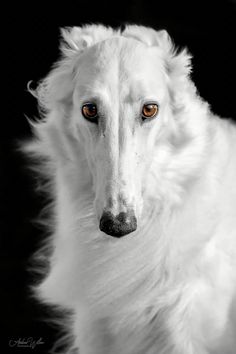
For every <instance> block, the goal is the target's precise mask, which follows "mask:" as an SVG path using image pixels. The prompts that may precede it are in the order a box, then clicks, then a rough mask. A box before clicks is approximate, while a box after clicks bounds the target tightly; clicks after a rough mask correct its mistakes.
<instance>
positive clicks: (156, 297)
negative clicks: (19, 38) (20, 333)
mask: <svg viewBox="0 0 236 354" xmlns="http://www.w3.org/2000/svg"><path fill="white" fill-rule="evenodd" d="M157 33H158V35H157ZM62 36H63V40H62V42H61V51H62V57H61V59H60V60H59V61H58V63H57V64H56V65H55V66H54V67H53V69H52V71H51V72H50V73H49V75H48V76H47V77H46V79H44V80H42V81H41V83H40V84H39V86H38V88H37V89H36V90H35V91H33V92H32V89H30V87H29V91H30V92H31V93H32V94H33V95H34V96H35V97H37V99H38V102H39V105H40V109H41V116H42V118H41V119H40V120H38V121H36V122H31V126H32V129H33V133H34V139H33V140H32V141H31V142H29V143H27V144H25V145H24V151H25V152H26V153H27V154H28V155H29V156H30V157H31V158H32V160H34V161H35V166H36V173H37V174H39V175H40V176H41V178H42V180H44V181H45V183H44V184H43V186H44V187H43V188H44V190H45V192H46V193H49V195H51V197H50V199H52V203H51V205H50V210H51V216H52V219H53V222H52V227H51V228H50V237H49V238H47V240H46V242H45V244H43V245H42V249H41V250H40V251H39V252H37V254H36V255H35V257H34V259H35V261H34V268H35V269H36V270H37V271H40V272H41V274H44V280H43V281H40V283H39V284H38V283H36V285H35V286H33V292H34V293H35V294H36V296H37V298H39V299H40V300H41V301H42V302H43V303H45V304H51V306H52V307H53V308H58V309H59V312H60V313H62V317H63V316H64V315H65V319H67V320H65V321H64V320H62V319H61V317H60V316H59V319H58V320H57V321H56V322H57V323H58V324H59V325H61V326H62V327H64V328H65V329H66V330H67V329H68V336H67V335H66V336H62V338H61V339H60V341H59V344H58V345H56V347H55V348H54V352H55V353H57V350H58V348H57V347H60V345H61V342H62V346H63V347H64V344H66V343H67V342H70V343H71V346H70V348H68V349H67V350H65V349H63V350H64V352H66V353H73V354H74V353H77V352H78V351H77V350H78V347H80V346H81V354H84V353H86V354H87V353H89V354H91V352H90V351H89V350H88V351H86V347H85V346H84V347H83V342H85V343H86V342H88V341H89V336H91V341H93V340H95V339H94V338H93V336H95V333H93V329H94V328H98V327H99V326H100V325H101V326H103V325H104V328H105V329H104V331H105V332H103V329H102V328H103V327H101V336H103V335H106V336H107V338H108V339H107V347H105V349H104V350H106V351H104V352H102V349H101V348H98V349H97V350H98V352H97V353H95V352H94V353H93V354H101V353H102V354H106V353H110V354H118V353H119V354H122V353H123V354H157V352H158V354H207V353H216V351H215V352H211V351H210V349H209V348H208V347H207V344H206V338H205V337H204V334H203V333H201V331H198V325H197V323H196V321H194V320H193V319H192V317H191V315H190V313H191V314H193V316H196V318H197V319H198V320H199V321H201V316H200V318H199V316H198V315H197V312H198V307H197V305H196V304H195V301H196V300H195V299H196V298H197V299H198V292H199V293H201V292H202V293H204V291H206V292H207V291H208V290H207V289H208V288H206V290H205V283H204V281H205V278H204V277H207V276H208V275H209V282H212V283H214V281H215V284H216V285H215V288H216V291H217V289H218V288H219V286H220V285H219V284H220V282H221V281H223V280H220V279H221V275H220V274H218V272H219V271H218V270H217V269H218V268H217V265H216V264H215V265H214V264H213V263H211V254H212V252H213V251H212V249H213V248H214V246H213V245H211V244H210V242H209V241H210V236H211V234H214V227H215V225H216V219H217V215H220V214H219V213H218V214H217V212H216V214H214V210H213V209H214V208H215V206H216V205H215V204H216V203H217V201H218V202H219V203H220V201H219V200H218V199H217V196H216V193H217V189H218V188H219V185H220V180H221V178H222V168H227V164H226V163H225V165H224V167H222V166H223V161H224V153H225V154H227V153H228V152H229V150H230V148H229V147H228V146H227V139H226V136H227V134H228V137H229V139H232V141H233V137H236V133H235V127H234V126H233V124H231V123H230V122H222V121H221V120H220V119H219V118H217V117H214V116H213V115H212V113H211V112H210V108H209V106H208V104H207V103H205V102H203V100H202V99H201V98H200V97H199V96H198V94H197V91H196V88H195V86H194V85H193V84H192V82H191V80H190V72H191V63H190V61H191V55H189V54H188V52H187V51H186V50H183V51H177V50H176V49H175V47H174V45H173V43H172V41H171V40H170V38H169V36H168V35H167V33H166V32H165V31H160V32H156V31H154V30H151V29H147V28H144V27H139V26H127V27H126V29H125V30H124V31H121V30H113V29H111V28H106V27H104V26H102V25H89V26H84V27H81V28H79V27H74V28H67V29H64V30H63V31H62ZM119 36H120V37H122V36H123V37H125V38H130V39H133V40H137V41H139V42H141V43H145V44H146V45H148V46H157V47H160V53H161V54H160V55H161V56H162V57H163V62H164V64H163V66H164V69H165V74H166V76H167V82H168V85H169V87H168V94H169V99H170V102H171V104H170V107H169V111H170V112H171V113H170V114H172V115H173V120H172V123H171V122H170V125H169V126H168V129H167V130H168V131H166V132H164V133H162V134H160V137H159V140H160V141H159V146H160V150H159V152H158V153H157V154H156V155H155V156H153V164H152V166H153V167H152V168H151V169H150V174H149V177H148V180H147V183H149V184H150V185H159V186H160V188H159V190H158V193H156V195H155V196H153V193H154V191H150V194H149V195H148V197H147V198H148V200H150V203H151V205H152V206H153V205H154V206H153V208H152V209H151V210H150V212H149V213H147V215H146V216H145V223H144V225H143V226H142V227H141V228H140V229H139V230H138V231H137V233H136V235H135V238H132V234H131V235H128V236H126V237H125V238H124V239H122V240H114V239H111V238H109V237H105V236H104V235H102V234H101V232H100V231H99V229H98V225H97V221H96V218H95V215H94V206H93V200H94V193H93V191H92V188H90V189H82V192H81V190H80V191H79V192H78V191H77V190H74V189H73V188H74V186H75V185H76V179H78V184H80V183H81V185H82V184H84V185H86V178H87V175H86V171H85V167H84V166H85V165H86V157H85V156H84V155H83V147H82V143H81V141H79V139H78V136H77V135H75V131H76V127H75V126H74V125H73V124H74V123H73V122H72V120H71V119H70V118H71V117H70V116H71V112H72V105H73V104H72V94H73V90H74V85H75V81H76V75H75V68H76V67H78V65H79V64H78V61H79V58H80V54H81V53H83V52H84V51H86V50H87V48H90V47H91V46H95V45H96V44H97V43H101V42H104V43H105V42H106V41H107V40H110V39H111V38H113V37H119ZM183 92H184V93H185V94H184V95H183ZM189 112H190V113H189ZM198 116H200V117H201V119H199V120H198V119H197V117H198ZM230 131H231V132H230ZM167 141H168V143H167ZM170 141H171V143H170ZM219 146H221V147H222V151H223V152H221V151H219V149H218V151H217V147H219ZM232 146H233V143H232ZM234 146H235V145H234ZM166 161H168V165H167V163H166ZM220 164H221V165H222V166H221V165H220ZM208 165H209V166H210V167H209V166H208ZM58 166H59V168H60V172H59V169H58ZM219 166H220V167H219ZM232 166H233V163H232ZM232 169H233V167H232ZM234 169H235V166H234ZM61 171H62V172H61ZM204 171H208V172H209V173H208V178H209V183H207V184H206V185H205V189H204V190H202V192H201V193H200V191H199V190H196V191H194V190H193V186H195V185H198V183H199V189H200V190H201V188H202V186H203V185H204V183H203V182H202V181H201V174H203V173H205V172H204ZM219 171H220V173H219ZM232 173H233V172H232ZM59 174H61V175H59ZM65 180H67V183H68V186H71V193H70V191H69V192H68V190H67V189H65V188H64V187H65V186H64V184H63V183H64V182H63V181H65ZM199 180H200V181H201V182H198V181H199ZM209 186H210V187H209ZM208 187H209V188H208ZM207 188H208V189H207ZM204 193H206V195H207V198H206V199H204ZM233 193H235V191H232V195H233ZM198 196H199V198H200V199H201V203H202V204H201V208H202V210H201V208H199V206H200V203H199V204H196V206H195V205H191V201H193V202H195V201H196V200H197V197H198ZM232 207H233V197H232ZM234 207H235V205H234ZM194 208H196V210H195V209H194ZM210 208H212V214H211V212H210V210H209V209H210ZM208 211H209V220H210V222H207V221H205V219H204V213H207V212H208ZM195 217H196V220H198V222H199V223H201V222H202V225H198V224H197V222H194V221H193V225H194V226H193V227H196V228H197V232H198V234H199V239H198V240H192V239H191V237H193V234H194V231H193V230H192V229H191V220H192V219H193V220H194V218H195ZM230 222H232V221H231V219H230ZM48 223H49V222H48V221H47V219H46V222H45V221H44V224H45V225H46V228H47V231H48ZM233 228H234V230H233ZM186 230H188V232H189V239H188V238H187V237H186ZM231 232H232V235H231V238H230V237H228V238H227V237H226V241H227V240H229V239H230V240H232V239H233V234H234V235H235V232H236V230H235V224H234V225H233V224H232V230H231ZM177 238H179V241H177ZM182 244H183V246H182V248H181V246H180V245H182ZM233 245H234V246H235V241H233V242H232V245H231V246H230V247H231V251H232V248H233ZM203 249H204V252H205V253H206V254H207V256H204V257H206V259H207V260H208V258H209V264H210V266H209V269H208V268H206V274H207V275H206V274H204V271H203V270H204V269H205V268H204V267H207V266H206V264H207V261H206V260H205V258H204V257H203V258H201V254H200V251H201V250H203ZM231 251H229V250H228V249H227V251H226V252H225V254H224V253H223V252H222V253H220V251H217V252H219V257H218V260H219V265H220V266H221V265H222V272H223V270H224V271H225V270H226V274H227V278H226V279H224V278H222V279H224V285H223V287H224V289H225V290H224V294H223V295H222V296H223V298H224V296H225V303H227V305H225V306H226V307H227V309H228V308H229V306H230V304H231V302H230V299H231V297H233V295H232V294H233V292H234V290H233V288H235V286H234V285H233V284H234V281H235V264H233V263H232V261H229V262H228V259H229V257H230V256H229V252H231ZM175 252H176V253H175ZM178 252H179V253H178ZM181 252H182V256H180V254H181ZM207 252H208V253H209V256H208V253H207ZM205 253H204V255H205ZM233 254H235V250H234V251H232V255H231V257H232V259H233V257H234V256H233ZM197 255H199V256H197ZM45 257H46V258H45ZM175 257H176V258H175ZM181 257H183V260H182V258H181ZM192 257H196V259H197V261H198V262H199V263H198V264H192V263H191V258H192ZM207 257H208V258H207ZM212 257H213V256H212ZM227 257H228V258H227ZM45 259H47V262H46V264H49V266H47V267H45V266H44V265H45ZM175 259H176V261H175ZM147 260H148V261H147ZM48 261H49V263H48ZM230 262H231V263H230ZM227 267H228V268H227ZM211 271H212V273H211ZM191 272H192V273H193V274H194V276H192V278H191V274H192V273H191ZM198 272H199V273H198ZM208 273H209V274H208ZM197 274H199V276H198V275H197ZM41 277H42V276H40V278H41ZM217 277H219V279H218V278H217ZM214 278H216V279H214ZM213 288H214V286H213ZM199 298H200V299H201V296H200V295H199ZM204 299H205V298H204ZM217 299H218V298H217ZM197 301H198V300H197ZM204 301H205V300H204ZM215 301H216V304H219V306H220V304H221V302H220V301H221V300H220V299H219V300H215ZM217 301H218V302H217ZM222 301H223V300H222ZM196 303H197V302H196ZM206 303H208V304H209V308H210V309H209V311H213V309H214V306H213V308H212V307H211V300H209V301H208V302H207V301H206ZM84 304H85V305H84ZM199 306H200V309H199V313H200V314H201V313H202V318H203V317H204V306H205V303H204V304H202V303H201V301H200V300H199ZM201 306H202V307H201ZM189 309H191V311H190V310H189ZM63 311H64V312H63ZM205 311H207V309H205ZM225 311H226V310H225ZM88 313H89V315H88ZM222 316H223V315H222ZM222 318H223V317H222ZM180 319H181V321H180ZM219 321H221V319H219ZM215 322H216V321H215ZM222 323H223V319H222ZM222 326H223V324H222ZM86 328H88V333H86ZM106 328H109V333H107V332H106ZM127 328H128V332H127V333H126V329H127ZM217 330H218V327H217V326H216V329H215V331H217ZM220 330H221V329H220V326H219V333H220ZM84 331H85V333H84ZM81 333H82V334H81ZM153 333H155V335H153ZM211 335H212V336H213V334H212V333H211ZM213 337H214V336H213ZM216 337H217V336H216ZM116 338H120V339H118V340H116ZM130 338H131V339H130ZM113 340H114V341H115V352H110V351H109V350H111V349H110V348H112V343H113ZM211 342H214V339H213V340H211ZM229 353H231V352H230V351H229ZM232 353H233V352H232Z"/></svg>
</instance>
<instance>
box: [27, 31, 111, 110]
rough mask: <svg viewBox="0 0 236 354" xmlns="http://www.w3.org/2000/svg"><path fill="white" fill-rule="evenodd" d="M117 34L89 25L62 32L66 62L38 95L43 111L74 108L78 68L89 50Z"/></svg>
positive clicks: (45, 81)
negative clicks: (73, 98)
mask: <svg viewBox="0 0 236 354" xmlns="http://www.w3.org/2000/svg"><path fill="white" fill-rule="evenodd" d="M113 34H114V30H113V29H112V28H109V27H105V26H102V25H87V26H83V27H71V28H64V29H61V36H62V41H61V45H60V49H61V53H62V58H61V59H60V60H59V61H58V62H57V63H56V64H55V65H54V68H53V69H52V71H51V72H50V73H49V75H48V76H47V77H46V78H45V79H44V80H42V81H41V82H40V84H39V86H38V88H37V89H36V91H35V92H32V93H33V94H34V95H35V96H36V97H37V98H38V101H39V105H40V107H41V108H42V110H43V111H50V110H52V109H53V108H55V107H56V108H58V104H59V105H60V103H63V104H66V105H68V104H70V103H71V99H72V92H73V88H74V73H73V71H74V65H75V62H76V60H77V59H78V55H79V54H81V53H82V52H83V51H84V50H85V49H86V48H88V47H90V46H92V45H94V44H96V43H97V42H100V41H103V40H105V39H107V38H109V37H111V36H112V35H113Z"/></svg>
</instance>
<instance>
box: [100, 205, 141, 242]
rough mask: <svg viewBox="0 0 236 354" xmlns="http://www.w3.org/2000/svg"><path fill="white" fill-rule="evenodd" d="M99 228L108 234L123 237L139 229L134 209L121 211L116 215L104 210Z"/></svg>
mask: <svg viewBox="0 0 236 354" xmlns="http://www.w3.org/2000/svg"><path fill="white" fill-rule="evenodd" d="M99 228H100V230H101V231H103V232H105V233H106V234H107V235H110V236H113V237H123V236H125V235H128V234H130V233H131V232H133V231H135V230H136V229H137V219H136V217H135V215H134V212H133V211H132V210H129V211H127V212H121V213H119V214H118V215H116V216H115V215H113V214H112V213H111V212H110V211H104V213H103V214H102V217H101V219H100V225H99Z"/></svg>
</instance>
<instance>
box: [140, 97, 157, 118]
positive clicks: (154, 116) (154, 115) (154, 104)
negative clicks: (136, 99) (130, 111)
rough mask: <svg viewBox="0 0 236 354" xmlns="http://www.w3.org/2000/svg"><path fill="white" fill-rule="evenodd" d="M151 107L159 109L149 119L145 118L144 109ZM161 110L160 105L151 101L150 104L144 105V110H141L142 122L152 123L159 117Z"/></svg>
mask: <svg viewBox="0 0 236 354" xmlns="http://www.w3.org/2000/svg"><path fill="white" fill-rule="evenodd" d="M149 105H150V106H151V105H153V106H156V107H157V111H156V113H154V114H153V115H152V116H150V117H147V116H145V115H144V114H143V108H144V106H149ZM159 109H160V106H159V104H158V103H157V102H153V101H150V102H145V103H143V105H142V109H141V117H142V121H143V122H144V121H151V120H153V119H154V118H156V116H157V115H158V113H159Z"/></svg>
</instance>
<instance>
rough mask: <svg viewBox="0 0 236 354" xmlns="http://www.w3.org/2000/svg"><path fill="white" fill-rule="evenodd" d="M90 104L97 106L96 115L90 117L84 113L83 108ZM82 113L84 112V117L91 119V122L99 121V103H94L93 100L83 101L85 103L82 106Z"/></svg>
mask: <svg viewBox="0 0 236 354" xmlns="http://www.w3.org/2000/svg"><path fill="white" fill-rule="evenodd" d="M88 105H91V106H95V107H96V115H94V116H91V117H89V116H87V115H86V114H84V111H83V109H84V107H86V106H88ZM81 113H82V116H83V117H84V119H86V120H87V121H89V122H91V123H98V109H97V104H96V103H93V102H85V103H83V105H82V107H81Z"/></svg>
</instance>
